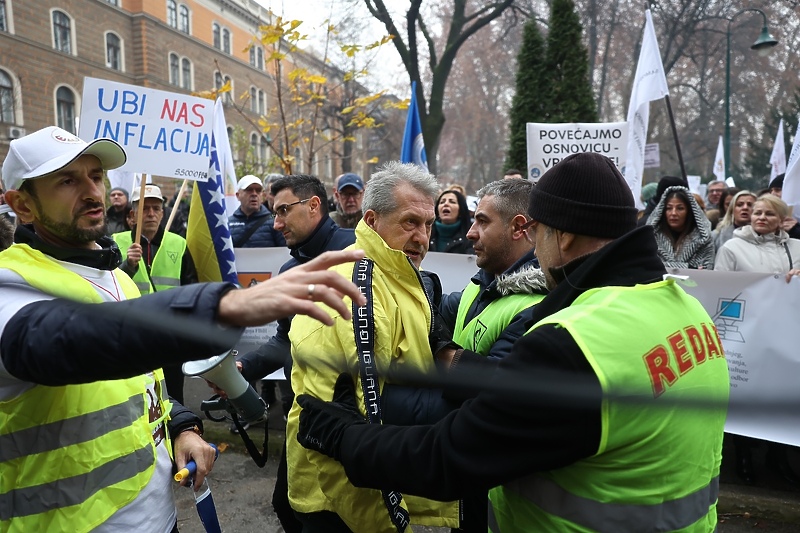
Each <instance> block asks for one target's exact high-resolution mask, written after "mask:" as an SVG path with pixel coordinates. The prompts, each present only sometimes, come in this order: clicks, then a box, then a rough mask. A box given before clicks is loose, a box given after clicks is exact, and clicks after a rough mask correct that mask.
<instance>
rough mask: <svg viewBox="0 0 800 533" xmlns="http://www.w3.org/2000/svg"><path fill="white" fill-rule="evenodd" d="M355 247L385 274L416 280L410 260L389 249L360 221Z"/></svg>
mask: <svg viewBox="0 0 800 533" xmlns="http://www.w3.org/2000/svg"><path fill="white" fill-rule="evenodd" d="M356 247H357V248H360V249H362V250H364V253H365V254H366V256H367V257H368V258H369V259H372V260H373V261H374V262H375V264H376V265H378V266H379V267H380V269H381V270H383V271H384V272H386V273H390V274H393V275H395V276H397V277H410V278H413V279H417V276H418V274H419V273H418V271H417V268H416V267H415V266H414V264H413V263H412V262H411V260H409V259H408V257H406V254H404V253H403V252H402V251H400V250H395V249H393V248H390V247H389V245H388V244H386V241H384V240H383V239H382V238H381V236H380V235H378V234H377V233H376V232H375V230H373V229H372V228H370V227H369V226H368V225H367V223H366V222H364V220H363V219H362V220H361V222H359V223H358V226H356Z"/></svg>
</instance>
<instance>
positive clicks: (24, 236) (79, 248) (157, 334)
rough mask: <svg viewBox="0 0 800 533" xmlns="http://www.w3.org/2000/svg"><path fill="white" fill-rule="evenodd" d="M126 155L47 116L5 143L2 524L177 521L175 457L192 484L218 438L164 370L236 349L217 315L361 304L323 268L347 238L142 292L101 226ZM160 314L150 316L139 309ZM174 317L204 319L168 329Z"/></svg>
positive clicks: (251, 317)
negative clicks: (220, 278)
mask: <svg viewBox="0 0 800 533" xmlns="http://www.w3.org/2000/svg"><path fill="white" fill-rule="evenodd" d="M124 162H125V152H124V151H123V149H122V148H121V147H120V146H119V145H118V144H117V143H115V142H113V141H110V140H97V141H94V142H92V143H86V142H84V141H82V140H80V139H78V138H77V137H75V136H74V135H72V134H70V133H68V132H66V131H64V130H62V129H59V128H53V127H50V128H45V129H43V130H40V131H37V132H35V133H32V134H31V135H29V136H27V137H23V138H21V139H16V140H13V141H11V144H10V150H9V153H8V156H7V157H6V159H5V161H4V163H3V167H2V171H3V175H2V177H3V179H4V181H5V185H6V186H7V188H8V192H7V193H6V199H7V200H8V203H9V205H10V206H11V207H12V209H13V210H14V212H15V213H16V214H17V216H18V218H19V220H20V222H21V223H22V225H20V226H19V227H18V228H17V231H16V233H15V235H14V239H15V243H14V244H13V245H11V246H10V247H9V248H8V249H6V250H4V251H2V252H0V404H2V405H3V407H2V409H0V418H2V420H3V421H2V423H0V425H2V430H3V431H2V433H3V437H2V453H0V472H2V474H1V475H0V481H1V482H0V485H2V490H0V492H2V495H0V509H1V510H0V520H2V524H3V525H2V526H0V527H2V528H3V531H5V530H6V529H8V530H10V531H37V530H38V531H67V530H78V531H89V530H92V531H98V532H108V531H148V532H150V531H153V532H159V533H174V532H177V531H178V527H177V513H176V509H175V501H174V497H173V492H172V491H173V489H172V485H173V481H172V469H173V459H174V463H175V466H177V467H178V468H183V467H184V466H185V465H186V464H187V463H188V462H189V460H193V461H195V463H196V465H197V471H196V473H195V486H196V487H199V486H201V485H202V483H203V479H204V478H205V476H206V474H207V473H208V472H209V470H210V469H211V466H212V465H213V463H214V450H213V448H211V447H210V446H209V445H208V444H207V443H206V442H205V441H204V440H203V439H202V438H201V434H202V432H203V423H202V421H201V420H200V418H199V417H197V416H196V415H194V414H193V413H192V412H191V411H189V410H188V409H186V408H185V407H183V406H182V405H180V404H179V403H177V402H175V401H174V400H172V399H168V395H167V390H166V389H167V387H165V386H164V373H163V372H162V370H161V368H162V367H164V366H169V365H170V364H173V365H174V364H178V363H182V362H184V361H188V360H190V359H205V358H208V357H211V356H213V355H218V354H221V353H226V352H227V351H229V350H230V349H231V348H233V346H234V344H235V343H236V340H238V337H239V335H238V332H237V330H236V329H232V328H230V327H228V328H224V329H223V328H221V327H219V326H256V325H264V324H266V323H268V322H271V321H273V320H277V319H279V318H283V317H285V316H291V315H293V314H296V313H301V314H302V313H307V314H312V315H314V316H316V317H318V318H319V319H320V320H322V321H325V322H326V323H331V322H332V320H331V319H330V317H329V315H328V312H327V311H326V310H324V309H323V308H322V307H317V306H316V305H314V302H323V303H325V304H326V305H328V306H330V307H332V308H333V309H335V312H336V313H338V314H343V315H344V316H349V315H350V311H349V305H345V304H344V302H343V301H342V296H343V295H347V296H349V297H350V298H352V299H354V300H355V301H357V302H359V305H361V303H363V298H362V297H361V295H360V293H359V292H358V289H357V288H356V287H355V285H353V284H352V283H350V282H349V281H348V280H346V279H345V278H343V277H342V276H340V275H338V274H335V273H334V272H326V269H327V268H328V267H329V266H332V265H334V264H338V263H342V262H351V261H354V260H359V259H361V258H362V257H363V255H364V254H363V252H355V251H348V252H330V253H329V254H325V255H324V256H323V257H320V258H318V259H315V260H313V261H311V262H309V263H306V264H304V265H300V266H298V267H297V268H294V269H292V271H291V272H288V273H286V274H282V275H280V276H276V277H273V278H272V279H269V280H267V281H265V282H263V283H260V284H258V285H256V286H254V287H252V288H248V289H241V290H238V289H237V288H236V287H235V286H233V285H232V284H230V283H198V284H193V285H189V286H187V287H177V288H175V289H172V290H168V291H160V292H158V293H157V294H151V295H147V296H145V297H142V298H136V297H137V296H139V291H138V290H137V288H136V285H135V284H134V282H133V281H132V280H131V279H130V278H129V277H128V276H126V275H125V274H124V273H123V272H122V271H121V270H120V269H119V268H117V267H118V265H119V264H120V262H121V260H122V258H121V255H120V252H119V248H118V247H117V245H116V244H115V242H114V241H113V239H111V238H109V237H106V236H105V235H104V233H105V230H104V226H105V209H104V200H105V192H106V191H105V185H104V181H103V178H104V176H103V173H104V171H105V170H107V169H110V168H115V167H118V166H120V165H122V164H124ZM145 196H147V193H145ZM144 200H145V201H151V199H150V198H145V199H144ZM176 259H177V258H176ZM126 300H127V301H126ZM86 303H89V304H91V305H86ZM155 314H160V316H159V321H158V322H157V323H151V325H150V326H145V325H144V323H143V322H141V321H137V320H133V318H136V317H139V318H141V317H152V316H153V315H155ZM174 315H180V316H181V317H183V318H184V319H185V318H190V319H192V320H194V321H196V322H197V324H198V326H197V327H196V328H192V331H191V332H181V331H180V330H179V329H176V328H174V327H170V326H169V325H167V324H168V323H169V319H170V318H171V317H172V316H174ZM162 324H163V325H162ZM205 330H211V331H214V334H213V335H204V333H203V332H204V331H205ZM228 333H233V335H228Z"/></svg>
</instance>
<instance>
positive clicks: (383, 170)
mask: <svg viewBox="0 0 800 533" xmlns="http://www.w3.org/2000/svg"><path fill="white" fill-rule="evenodd" d="M404 183H406V184H408V185H411V186H412V187H413V188H414V189H416V190H417V191H419V192H421V193H422V194H424V195H425V196H427V197H429V198H430V199H431V201H432V202H435V201H436V197H437V196H438V194H439V184H438V183H437V181H436V178H435V177H433V175H432V174H430V173H428V171H426V170H425V169H423V168H421V167H418V166H417V165H415V164H413V163H401V162H399V161H389V162H387V163H384V164H383V165H382V166H381V167H380V168H379V169H378V170H377V172H375V173H374V174H373V175H372V176H370V179H369V181H367V184H366V186H365V187H364V199H363V201H362V202H361V210H362V212H364V213H366V212H367V211H368V210H370V209H371V210H373V211H375V212H376V213H378V214H379V215H385V214H387V213H391V212H393V211H394V210H395V209H397V198H396V195H395V189H397V187H399V186H400V185H402V184H404Z"/></svg>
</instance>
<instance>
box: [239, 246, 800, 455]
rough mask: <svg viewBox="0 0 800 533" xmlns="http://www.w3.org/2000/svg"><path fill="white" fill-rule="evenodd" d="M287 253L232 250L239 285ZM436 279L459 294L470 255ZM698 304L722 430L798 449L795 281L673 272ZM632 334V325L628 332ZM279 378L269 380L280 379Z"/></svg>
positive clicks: (263, 275)
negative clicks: (724, 414) (723, 365)
mask: <svg viewBox="0 0 800 533" xmlns="http://www.w3.org/2000/svg"><path fill="white" fill-rule="evenodd" d="M289 257H290V256H289V251H288V249H287V248H237V249H236V268H237V271H238V272H239V282H240V284H241V285H243V286H245V287H246V286H248V285H251V284H253V283H258V282H260V281H264V280H266V279H269V278H270V277H271V276H273V275H276V274H277V273H278V271H279V270H280V267H281V265H283V263H285V262H286V261H288V260H289ZM422 267H423V269H424V270H430V271H432V272H436V274H438V275H439V279H441V281H442V289H443V291H444V293H446V294H447V293H451V292H454V291H461V290H463V289H464V287H466V285H467V283H469V279H470V278H471V277H472V276H473V275H475V273H476V272H477V266H476V265H475V256H472V255H462V254H445V253H436V252H431V253H429V254H428V255H426V256H425V260H424V261H423V263H422ZM673 272H675V273H677V274H681V275H685V276H688V277H689V278H690V279H689V281H688V282H686V283H682V286H683V288H684V289H685V290H686V292H687V293H689V294H691V295H692V296H694V297H695V298H697V299H698V300H699V301H700V303H701V304H703V307H704V308H705V309H706V311H707V312H708V314H709V315H711V317H712V319H713V320H714V324H715V325H716V327H717V331H718V332H719V337H720V340H721V341H722V345H723V347H724V349H725V357H726V359H727V361H728V368H729V371H730V380H731V408H730V409H729V412H728V420H727V422H726V426H725V430H726V431H728V432H730V433H736V434H738V435H746V436H750V437H756V438H759V439H766V440H771V441H775V442H783V443H786V444H791V445H794V446H800V409H798V407H797V406H800V386H798V384H797V381H798V379H800V378H798V376H800V350H799V349H798V346H800V328H798V327H797V326H796V324H795V322H796V321H797V320H796V318H797V309H796V308H797V304H796V302H798V301H800V280H798V279H793V280H792V282H791V283H789V284H787V283H786V280H785V279H784V276H783V275H782V274H753V273H744V272H714V271H706V270H674V271H673ZM275 328H276V325H275V324H274V323H273V324H268V325H266V326H263V327H259V328H247V330H245V334H244V335H243V337H242V340H241V341H240V343H239V345H238V346H237V348H238V349H239V350H240V353H245V352H247V351H250V350H254V349H255V348H257V347H258V346H259V345H260V344H263V343H265V342H266V341H267V340H268V339H269V338H270V337H271V336H272V335H274V334H275ZM631 328H632V330H635V328H636V325H635V324H632V325H631ZM280 376H282V373H281V372H280V371H279V372H278V373H276V375H275V376H271V377H273V378H279V377H280Z"/></svg>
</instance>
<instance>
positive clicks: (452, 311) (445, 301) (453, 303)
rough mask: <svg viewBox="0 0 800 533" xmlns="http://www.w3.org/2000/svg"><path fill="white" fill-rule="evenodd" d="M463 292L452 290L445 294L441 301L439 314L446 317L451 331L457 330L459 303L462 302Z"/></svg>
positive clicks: (445, 321) (446, 322) (445, 319)
mask: <svg viewBox="0 0 800 533" xmlns="http://www.w3.org/2000/svg"><path fill="white" fill-rule="evenodd" d="M461 294H462V292H461V291H459V292H451V293H450V294H443V295H442V301H441V302H439V314H440V315H441V316H442V318H443V319H444V323H445V324H446V325H447V327H448V328H450V331H453V330H455V327H456V317H457V316H458V304H459V303H460V302H461Z"/></svg>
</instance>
